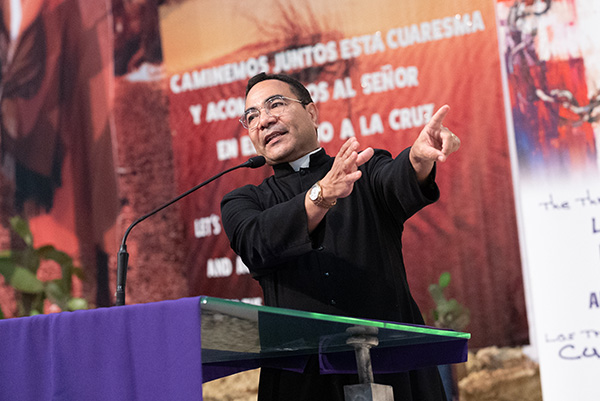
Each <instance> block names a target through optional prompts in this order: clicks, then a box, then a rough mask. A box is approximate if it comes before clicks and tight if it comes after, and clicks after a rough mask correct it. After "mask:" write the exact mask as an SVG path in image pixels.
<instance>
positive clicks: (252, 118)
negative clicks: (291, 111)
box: [240, 95, 304, 129]
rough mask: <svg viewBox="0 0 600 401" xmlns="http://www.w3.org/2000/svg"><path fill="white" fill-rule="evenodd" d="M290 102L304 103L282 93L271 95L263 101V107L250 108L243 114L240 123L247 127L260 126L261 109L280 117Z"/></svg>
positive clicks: (270, 114)
mask: <svg viewBox="0 0 600 401" xmlns="http://www.w3.org/2000/svg"><path fill="white" fill-rule="evenodd" d="M290 102H296V103H300V104H302V105H303V104H304V102H303V101H302V100H298V99H292V98H291V97H285V96H282V95H275V96H271V97H270V98H268V99H267V100H265V102H264V103H263V106H262V107H259V108H255V107H253V108H250V109H248V110H246V112H245V113H244V115H243V116H241V117H240V123H242V126H243V127H244V128H246V129H255V128H256V127H257V126H258V122H259V121H260V111H261V110H264V111H265V112H266V113H267V115H269V116H272V117H276V118H277V117H280V116H281V115H282V114H283V113H285V110H286V109H287V106H289V104H290Z"/></svg>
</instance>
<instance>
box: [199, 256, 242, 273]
mask: <svg viewBox="0 0 600 401" xmlns="http://www.w3.org/2000/svg"><path fill="white" fill-rule="evenodd" d="M233 264H234V262H233V261H232V260H231V259H229V258H227V257H224V258H213V259H208V261H207V262H206V277H207V278H218V277H231V275H232V274H233V272H234V266H233ZM249 273H250V271H249V270H248V267H247V266H246V265H245V264H244V262H242V258H240V257H239V256H237V257H236V259H235V274H236V275H238V276H242V275H245V274H249Z"/></svg>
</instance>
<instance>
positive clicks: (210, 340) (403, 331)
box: [200, 297, 470, 364]
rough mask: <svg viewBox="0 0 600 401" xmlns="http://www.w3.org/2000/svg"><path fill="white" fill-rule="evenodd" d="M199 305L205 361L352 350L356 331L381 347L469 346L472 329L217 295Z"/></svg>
mask: <svg viewBox="0 0 600 401" xmlns="http://www.w3.org/2000/svg"><path fill="white" fill-rule="evenodd" d="M200 309H201V339H202V362H203V363H207V364H210V363H227V362H234V361H244V360H257V359H259V360H263V359H266V358H280V357H294V356H301V355H311V354H330V353H338V352H348V351H351V352H353V351H354V347H353V346H352V345H348V344H347V341H348V340H349V339H350V338H351V337H352V336H353V334H354V335H356V332H357V331H358V332H359V333H366V334H367V335H372V336H375V337H376V339H377V341H378V345H377V346H376V347H377V349H379V350H380V351H381V350H382V349H385V348H390V349H391V348H395V349H398V348H402V349H406V347H413V346H415V347H419V346H421V349H423V348H422V346H423V345H426V346H427V345H432V344H433V345H435V344H436V343H437V345H438V347H434V348H431V349H435V350H439V349H442V348H440V347H442V346H443V347H445V348H448V347H450V348H455V349H457V348H461V349H462V348H464V349H465V350H466V342H467V340H468V339H469V338H470V334H468V333H462V332H456V331H451V330H442V329H437V328H433V327H428V326H420V325H408V324H400V323H393V322H383V321H376V320H368V319H357V318H350V317H343V316H334V315H327V314H321V313H311V312H304V311H298V310H291V309H283V308H275V307H268V306H256V305H250V304H245V303H241V302H237V301H228V300H224V299H220V298H212V297H200ZM358 335H359V336H360V335H361V334H358ZM355 338H356V337H355ZM453 344H454V345H453ZM455 359H456V358H455ZM454 362H462V360H456V361H454ZM440 363H441V362H440Z"/></svg>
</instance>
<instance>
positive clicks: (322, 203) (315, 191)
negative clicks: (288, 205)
mask: <svg viewBox="0 0 600 401" xmlns="http://www.w3.org/2000/svg"><path fill="white" fill-rule="evenodd" d="M308 197H309V198H310V200H311V201H313V203H314V204H315V205H317V206H319V207H323V208H325V209H331V208H332V207H333V206H334V205H335V204H336V203H337V200H334V201H333V202H327V201H326V200H325V199H323V188H322V187H321V181H317V182H316V183H315V185H313V186H312V187H311V188H310V190H309V191H308Z"/></svg>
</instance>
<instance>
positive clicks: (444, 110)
mask: <svg viewBox="0 0 600 401" xmlns="http://www.w3.org/2000/svg"><path fill="white" fill-rule="evenodd" d="M449 111H450V106H448V105H447V104H445V105H443V106H442V107H440V108H439V109H438V111H436V112H435V114H434V115H433V117H431V120H429V123H428V125H442V121H444V118H445V117H446V114H448V112H449Z"/></svg>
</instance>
